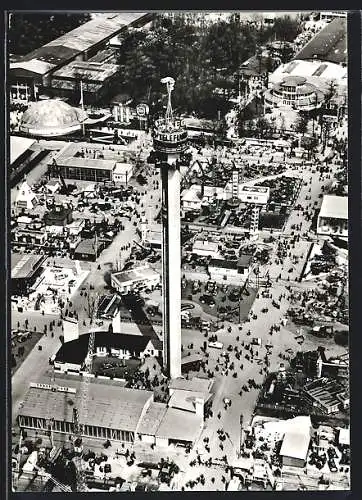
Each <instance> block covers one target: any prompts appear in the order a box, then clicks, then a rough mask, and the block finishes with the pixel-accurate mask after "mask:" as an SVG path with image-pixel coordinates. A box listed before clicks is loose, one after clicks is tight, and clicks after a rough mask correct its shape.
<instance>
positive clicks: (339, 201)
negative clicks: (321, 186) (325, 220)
mask: <svg viewBox="0 0 362 500" xmlns="http://www.w3.org/2000/svg"><path fill="white" fill-rule="evenodd" d="M319 216H320V217H330V218H332V219H348V197H347V196H334V195H329V194H328V195H325V196H323V201H322V206H321V209H320V212H319Z"/></svg>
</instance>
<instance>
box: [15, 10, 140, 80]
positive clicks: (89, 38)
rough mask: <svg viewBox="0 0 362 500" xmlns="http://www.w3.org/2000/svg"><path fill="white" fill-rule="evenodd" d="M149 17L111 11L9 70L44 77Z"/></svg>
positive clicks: (31, 54) (67, 34) (27, 57)
mask: <svg viewBox="0 0 362 500" xmlns="http://www.w3.org/2000/svg"><path fill="white" fill-rule="evenodd" d="M146 17H149V14H146V13H144V12H118V13H114V12H110V13H108V14H107V15H105V16H101V17H96V18H94V19H92V20H91V21H88V22H87V23H84V24H82V25H81V26H79V27H78V28H75V29H74V30H72V31H69V32H68V33H65V34H64V35H62V36H60V37H59V38H57V39H55V40H52V41H51V42H49V43H47V44H46V45H44V46H43V47H40V48H39V49H36V50H34V51H33V52H30V53H29V54H27V55H26V56H24V57H23V58H22V60H20V61H18V62H16V63H12V64H11V65H10V69H11V70H12V69H26V70H28V71H31V72H34V73H38V74H40V75H44V74H46V73H48V72H49V71H51V70H52V69H55V68H56V67H57V66H60V65H62V64H65V63H67V62H68V61H70V60H71V59H74V58H75V57H76V56H77V55H78V54H80V53H81V52H85V51H87V50H89V49H90V48H91V47H94V46H96V45H98V44H101V43H102V42H106V41H107V40H109V39H110V38H112V37H113V36H115V35H116V34H118V33H119V32H120V31H122V29H123V28H125V27H126V26H129V25H132V24H133V23H137V22H140V21H141V20H142V18H146Z"/></svg>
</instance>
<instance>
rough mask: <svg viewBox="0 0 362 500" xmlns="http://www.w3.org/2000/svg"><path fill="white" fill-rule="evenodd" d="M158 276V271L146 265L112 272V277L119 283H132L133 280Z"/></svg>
mask: <svg viewBox="0 0 362 500" xmlns="http://www.w3.org/2000/svg"><path fill="white" fill-rule="evenodd" d="M158 276H159V273H158V272H157V271H154V270H153V269H152V268H151V267H148V266H140V267H136V268H134V269H130V270H129V271H119V272H117V273H113V274H112V278H113V279H115V280H116V281H118V283H119V284H125V283H133V282H135V281H142V280H145V279H152V278H156V277H158Z"/></svg>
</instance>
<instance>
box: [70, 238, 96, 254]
mask: <svg viewBox="0 0 362 500" xmlns="http://www.w3.org/2000/svg"><path fill="white" fill-rule="evenodd" d="M74 252H75V253H78V254H79V253H87V254H91V255H95V254H96V241H95V239H93V238H86V239H84V240H82V241H81V242H80V243H79V244H78V245H77V248H76V249H75V251H74Z"/></svg>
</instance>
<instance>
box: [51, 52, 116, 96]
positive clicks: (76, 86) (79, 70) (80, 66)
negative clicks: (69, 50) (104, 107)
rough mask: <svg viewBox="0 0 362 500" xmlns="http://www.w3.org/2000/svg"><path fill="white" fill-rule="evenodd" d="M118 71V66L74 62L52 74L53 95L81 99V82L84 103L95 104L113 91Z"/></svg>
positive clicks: (93, 62)
mask: <svg viewBox="0 0 362 500" xmlns="http://www.w3.org/2000/svg"><path fill="white" fill-rule="evenodd" d="M118 71H119V66H118V65H116V64H111V63H103V62H96V61H72V62H71V63H69V64H67V65H66V66H63V67H62V68H60V69H58V70H57V71H55V72H54V73H53V74H52V77H51V83H50V86H51V89H52V91H53V94H56V95H57V96H59V97H66V98H69V99H72V100H74V99H77V98H79V95H80V81H81V82H82V91H83V99H84V102H86V103H87V104H93V103H96V102H98V101H99V100H101V99H103V98H104V97H105V96H106V95H109V93H111V92H112V91H113V88H114V85H115V82H116V80H117V75H118ZM78 101H79V99H78Z"/></svg>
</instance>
